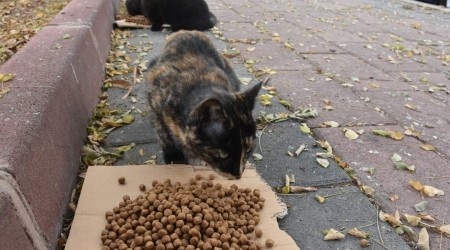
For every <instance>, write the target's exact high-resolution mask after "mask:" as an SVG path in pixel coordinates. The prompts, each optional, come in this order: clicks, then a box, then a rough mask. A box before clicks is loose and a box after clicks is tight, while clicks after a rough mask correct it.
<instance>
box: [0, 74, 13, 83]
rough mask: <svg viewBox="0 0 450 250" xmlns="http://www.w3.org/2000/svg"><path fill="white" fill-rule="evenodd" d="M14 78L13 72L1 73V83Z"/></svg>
mask: <svg viewBox="0 0 450 250" xmlns="http://www.w3.org/2000/svg"><path fill="white" fill-rule="evenodd" d="M12 79H13V74H10V73H9V74H4V73H0V83H3V82H7V81H10V80H12Z"/></svg>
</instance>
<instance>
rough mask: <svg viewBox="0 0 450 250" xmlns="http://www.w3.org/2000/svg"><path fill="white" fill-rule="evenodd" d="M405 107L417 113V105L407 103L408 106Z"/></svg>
mask: <svg viewBox="0 0 450 250" xmlns="http://www.w3.org/2000/svg"><path fill="white" fill-rule="evenodd" d="M405 107H407V108H409V109H411V110H414V111H417V107H416V105H413V104H409V103H407V104H405Z"/></svg>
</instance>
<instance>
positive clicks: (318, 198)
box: [316, 194, 326, 204]
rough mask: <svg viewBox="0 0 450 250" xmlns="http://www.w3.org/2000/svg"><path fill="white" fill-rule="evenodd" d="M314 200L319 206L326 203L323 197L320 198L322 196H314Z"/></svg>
mask: <svg viewBox="0 0 450 250" xmlns="http://www.w3.org/2000/svg"><path fill="white" fill-rule="evenodd" d="M316 200H317V201H318V202H319V203H320V204H322V203H324V202H325V201H326V199H325V197H322V196H320V195H317V194H316Z"/></svg>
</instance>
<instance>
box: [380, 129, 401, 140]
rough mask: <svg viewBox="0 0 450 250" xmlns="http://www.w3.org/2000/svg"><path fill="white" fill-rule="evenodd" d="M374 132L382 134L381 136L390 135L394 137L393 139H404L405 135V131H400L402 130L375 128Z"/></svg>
mask: <svg viewBox="0 0 450 250" xmlns="http://www.w3.org/2000/svg"><path fill="white" fill-rule="evenodd" d="M372 132H373V133H374V134H376V135H381V136H384V137H389V138H392V139H394V140H397V141H399V140H401V139H403V136H404V135H403V133H402V132H400V131H389V130H379V129H375V130H372Z"/></svg>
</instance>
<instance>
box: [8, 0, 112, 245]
mask: <svg viewBox="0 0 450 250" xmlns="http://www.w3.org/2000/svg"><path fill="white" fill-rule="evenodd" d="M118 7H119V0H90V1H89V0H72V1H71V2H69V4H68V5H67V6H66V7H65V8H64V9H63V10H62V11H61V12H60V13H59V14H58V15H56V16H55V17H54V18H53V20H52V21H51V22H50V23H49V24H48V25H47V26H45V27H44V28H42V29H41V30H40V31H39V32H38V33H37V34H36V35H35V36H34V37H33V38H32V39H31V40H30V41H29V42H28V43H27V44H26V45H25V46H24V47H23V48H22V49H21V50H20V51H19V52H18V53H16V54H15V55H14V56H13V57H12V58H10V59H9V60H8V61H7V62H6V63H5V64H4V65H2V66H1V67H0V72H1V73H12V74H14V78H13V80H11V81H8V82H6V83H4V86H6V87H9V88H10V92H9V93H7V94H6V95H4V96H3V98H2V99H0V124H1V125H0V211H2V212H1V213H0V227H2V228H3V229H4V230H5V233H3V234H0V242H2V248H3V247H4V248H5V249H54V248H55V247H56V244H57V240H58V237H59V232H60V230H61V226H62V219H63V214H64V213H65V211H66V207H67V203H68V200H69V198H70V197H69V196H70V193H71V191H72V188H73V186H74V184H75V180H76V175H77V172H78V168H79V152H80V147H81V146H82V145H83V139H84V138H85V137H86V126H87V121H88V119H89V118H90V117H91V115H92V112H93V111H94V108H95V104H96V103H97V101H98V96H99V95H100V91H101V89H100V86H101V83H102V79H103V77H104V66H105V62H106V58H107V56H108V53H109V51H110V46H111V45H110V34H111V31H112V29H113V21H114V16H115V13H116V12H117V10H118Z"/></svg>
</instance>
